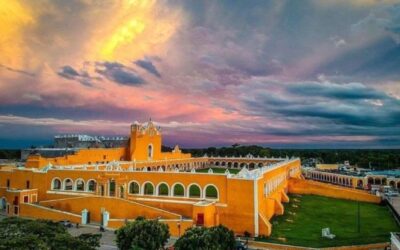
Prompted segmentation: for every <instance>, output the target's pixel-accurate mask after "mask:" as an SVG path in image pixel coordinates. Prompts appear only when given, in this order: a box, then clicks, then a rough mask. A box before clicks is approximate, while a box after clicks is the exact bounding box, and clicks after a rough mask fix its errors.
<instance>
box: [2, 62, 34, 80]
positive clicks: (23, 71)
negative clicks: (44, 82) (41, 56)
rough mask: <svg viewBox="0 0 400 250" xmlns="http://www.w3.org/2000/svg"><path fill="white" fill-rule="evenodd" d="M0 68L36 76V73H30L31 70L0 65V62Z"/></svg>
mask: <svg viewBox="0 0 400 250" xmlns="http://www.w3.org/2000/svg"><path fill="white" fill-rule="evenodd" d="M0 68H3V69H6V70H8V71H11V72H15V73H19V74H23V75H27V76H30V77H34V76H36V74H34V73H31V72H28V71H25V70H21V69H14V68H11V67H8V66H5V65H2V64H0Z"/></svg>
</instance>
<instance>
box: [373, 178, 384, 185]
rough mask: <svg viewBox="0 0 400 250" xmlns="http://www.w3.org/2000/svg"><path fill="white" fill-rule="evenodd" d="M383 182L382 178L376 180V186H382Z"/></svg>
mask: <svg viewBox="0 0 400 250" xmlns="http://www.w3.org/2000/svg"><path fill="white" fill-rule="evenodd" d="M381 183H382V180H381V179H380V178H375V181H374V184H375V185H381Z"/></svg>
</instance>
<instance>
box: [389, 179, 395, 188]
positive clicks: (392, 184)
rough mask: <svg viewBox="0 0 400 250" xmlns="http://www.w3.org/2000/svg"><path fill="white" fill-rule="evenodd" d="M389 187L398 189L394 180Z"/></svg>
mask: <svg viewBox="0 0 400 250" xmlns="http://www.w3.org/2000/svg"><path fill="white" fill-rule="evenodd" d="M389 185H390V186H391V187H393V188H395V187H396V183H395V182H394V181H393V180H391V181H389Z"/></svg>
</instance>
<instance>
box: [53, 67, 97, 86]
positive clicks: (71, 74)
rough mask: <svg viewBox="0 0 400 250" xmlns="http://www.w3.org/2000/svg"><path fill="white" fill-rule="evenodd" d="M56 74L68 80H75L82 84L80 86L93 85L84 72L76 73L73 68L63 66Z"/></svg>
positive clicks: (90, 78)
mask: <svg viewBox="0 0 400 250" xmlns="http://www.w3.org/2000/svg"><path fill="white" fill-rule="evenodd" d="M57 74H58V75H59V76H61V77H63V78H65V79H68V80H77V81H78V82H80V83H82V85H85V86H87V87H93V83H92V81H91V80H92V77H90V76H89V74H88V73H87V72H86V71H81V73H78V71H77V70H75V69H74V68H73V67H71V66H69V65H65V66H63V67H61V68H60V70H59V71H58V72H57Z"/></svg>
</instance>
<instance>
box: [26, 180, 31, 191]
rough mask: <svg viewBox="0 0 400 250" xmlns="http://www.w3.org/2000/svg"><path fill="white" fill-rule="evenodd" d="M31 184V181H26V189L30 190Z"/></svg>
mask: <svg viewBox="0 0 400 250" xmlns="http://www.w3.org/2000/svg"><path fill="white" fill-rule="evenodd" d="M30 184H31V183H30V182H29V181H26V189H29V188H30Z"/></svg>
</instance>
